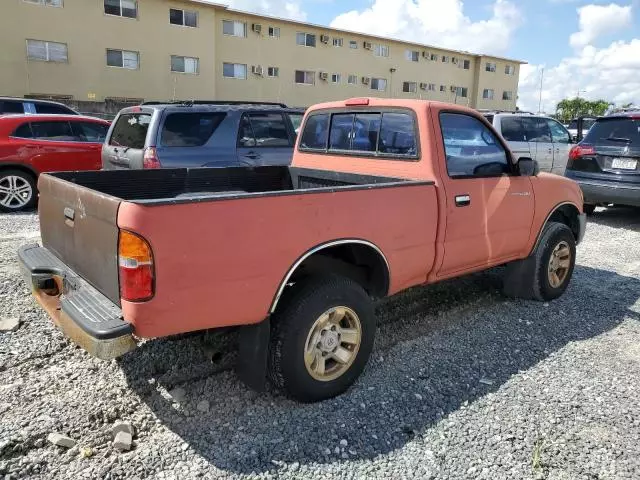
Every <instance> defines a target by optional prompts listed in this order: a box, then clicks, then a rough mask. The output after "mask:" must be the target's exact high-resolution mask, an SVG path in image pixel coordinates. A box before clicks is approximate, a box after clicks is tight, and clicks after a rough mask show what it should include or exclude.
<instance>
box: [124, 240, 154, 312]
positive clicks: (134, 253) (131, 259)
mask: <svg viewBox="0 0 640 480" xmlns="http://www.w3.org/2000/svg"><path fill="white" fill-rule="evenodd" d="M118 273H119V277H120V297H121V298H122V299H123V300H127V301H129V302H142V301H145V300H149V299H151V297H153V293H154V278H153V277H154V267H153V254H152V252H151V247H150V246H149V243H147V241H146V240H145V239H144V238H142V237H141V236H139V235H136V234H135V233H131V232H128V231H126V230H121V231H120V237H119V238H118Z"/></svg>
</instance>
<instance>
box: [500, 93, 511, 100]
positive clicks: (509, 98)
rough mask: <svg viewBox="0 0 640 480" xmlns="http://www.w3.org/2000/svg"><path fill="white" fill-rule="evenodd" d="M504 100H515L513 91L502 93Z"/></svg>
mask: <svg viewBox="0 0 640 480" xmlns="http://www.w3.org/2000/svg"><path fill="white" fill-rule="evenodd" d="M502 100H513V92H511V91H504V92H502Z"/></svg>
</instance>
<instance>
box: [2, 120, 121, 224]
mask: <svg viewBox="0 0 640 480" xmlns="http://www.w3.org/2000/svg"><path fill="white" fill-rule="evenodd" d="M109 125H110V124H109V122H107V121H105V120H101V119H99V118H93V117H83V116H80V115H7V116H3V117H0V212H16V211H19V210H24V209H28V208H33V207H34V206H35V205H36V203H37V201H38V192H37V188H36V183H37V178H38V175H39V174H41V173H43V172H56V171H63V170H100V168H101V166H102V161H101V159H100V153H101V150H102V142H103V141H104V139H105V137H106V136H107V131H108V130H109Z"/></svg>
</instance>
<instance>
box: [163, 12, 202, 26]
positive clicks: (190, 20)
mask: <svg viewBox="0 0 640 480" xmlns="http://www.w3.org/2000/svg"><path fill="white" fill-rule="evenodd" d="M169 23H170V24H172V25H182V26H183V27H197V26H198V12H190V11H189V10H181V9H178V8H170V9H169Z"/></svg>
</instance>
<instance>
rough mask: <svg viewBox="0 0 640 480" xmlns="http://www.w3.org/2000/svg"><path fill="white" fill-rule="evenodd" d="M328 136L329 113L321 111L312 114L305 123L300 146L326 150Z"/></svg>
mask: <svg viewBox="0 0 640 480" xmlns="http://www.w3.org/2000/svg"><path fill="white" fill-rule="evenodd" d="M328 137H329V114H327V113H321V114H316V115H310V116H309V118H307V120H306V122H305V124H304V130H303V131H302V139H301V140H300V147H301V148H308V149H313V150H324V149H326V148H327V139H328Z"/></svg>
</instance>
